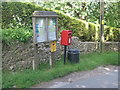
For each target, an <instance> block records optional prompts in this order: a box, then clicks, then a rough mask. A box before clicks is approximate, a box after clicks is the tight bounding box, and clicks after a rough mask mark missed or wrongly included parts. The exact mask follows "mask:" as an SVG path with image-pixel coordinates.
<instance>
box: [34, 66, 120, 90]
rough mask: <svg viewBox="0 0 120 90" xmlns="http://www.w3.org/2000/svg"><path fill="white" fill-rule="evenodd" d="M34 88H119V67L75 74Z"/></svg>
mask: <svg viewBox="0 0 120 90" xmlns="http://www.w3.org/2000/svg"><path fill="white" fill-rule="evenodd" d="M119 80H120V79H119ZM32 88H118V67H116V66H106V67H98V68H96V69H94V70H92V71H82V72H74V73H71V74H69V75H67V76H65V77H62V78H58V79H55V80H52V81H50V82H44V83H41V84H38V85H35V86H33V87H32Z"/></svg>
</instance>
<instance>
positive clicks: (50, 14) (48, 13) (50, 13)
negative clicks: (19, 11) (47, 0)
mask: <svg viewBox="0 0 120 90" xmlns="http://www.w3.org/2000/svg"><path fill="white" fill-rule="evenodd" d="M37 18H44V19H45V30H46V32H47V36H46V38H47V40H46V41H44V42H52V41H57V40H58V15H57V14H56V13H55V12H53V11H34V13H33V16H32V23H33V43H34V44H39V43H42V42H37V39H36V37H37V36H36V20H37ZM49 18H55V20H56V25H55V26H56V27H55V29H56V30H55V33H56V40H49V37H48V19H49Z"/></svg>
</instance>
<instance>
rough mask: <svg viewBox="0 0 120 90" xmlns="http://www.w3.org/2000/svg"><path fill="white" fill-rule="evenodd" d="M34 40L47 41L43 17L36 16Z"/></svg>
mask: <svg viewBox="0 0 120 90" xmlns="http://www.w3.org/2000/svg"><path fill="white" fill-rule="evenodd" d="M35 25H36V27H35V29H36V41H37V42H46V41H47V37H46V36H47V31H46V30H45V29H46V19H45V18H37V19H36V23H35Z"/></svg>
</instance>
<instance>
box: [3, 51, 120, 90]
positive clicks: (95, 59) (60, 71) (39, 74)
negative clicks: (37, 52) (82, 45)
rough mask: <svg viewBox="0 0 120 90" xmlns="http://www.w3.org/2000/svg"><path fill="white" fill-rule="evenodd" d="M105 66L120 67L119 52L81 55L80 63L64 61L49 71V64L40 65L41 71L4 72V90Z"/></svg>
mask: <svg viewBox="0 0 120 90" xmlns="http://www.w3.org/2000/svg"><path fill="white" fill-rule="evenodd" d="M103 65H120V64H119V63H118V52H105V53H89V54H81V55H80V63H77V64H72V63H69V62H67V63H66V65H64V64H63V59H61V60H60V61H56V63H55V66H54V67H53V68H51V69H49V64H48V63H46V64H42V65H40V69H39V70H36V71H33V70H30V69H29V70H24V71H22V72H15V73H11V72H3V88H11V87H13V86H16V87H17V88H29V87H31V86H32V85H35V84H39V83H41V82H45V81H50V80H52V79H54V78H58V77H62V76H65V75H67V74H69V73H71V72H75V71H85V70H91V69H94V68H96V67H98V66H103Z"/></svg>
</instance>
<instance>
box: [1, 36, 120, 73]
mask: <svg viewBox="0 0 120 90" xmlns="http://www.w3.org/2000/svg"><path fill="white" fill-rule="evenodd" d="M59 41H60V40H58V41H57V51H56V52H55V54H56V55H55V58H56V60H60V58H61V55H63V50H64V46H62V45H60V43H59ZM118 44H119V43H118V42H106V43H105V50H106V51H109V50H112V51H113V50H114V51H118ZM70 48H77V49H79V50H80V52H81V53H90V52H95V51H98V50H99V42H81V41H79V39H78V38H77V37H73V38H72V45H70V46H68V49H70ZM34 52H35V49H34V44H33V43H32V40H30V41H29V42H27V43H19V42H18V43H17V44H16V45H13V46H10V47H8V46H3V48H2V67H3V70H9V71H16V70H23V69H29V68H32V60H33V59H34V56H35V53H34ZM37 54H38V58H39V63H40V64H41V63H42V62H44V63H45V62H48V61H49V59H50V44H49V43H40V44H39V45H38V51H37Z"/></svg>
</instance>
